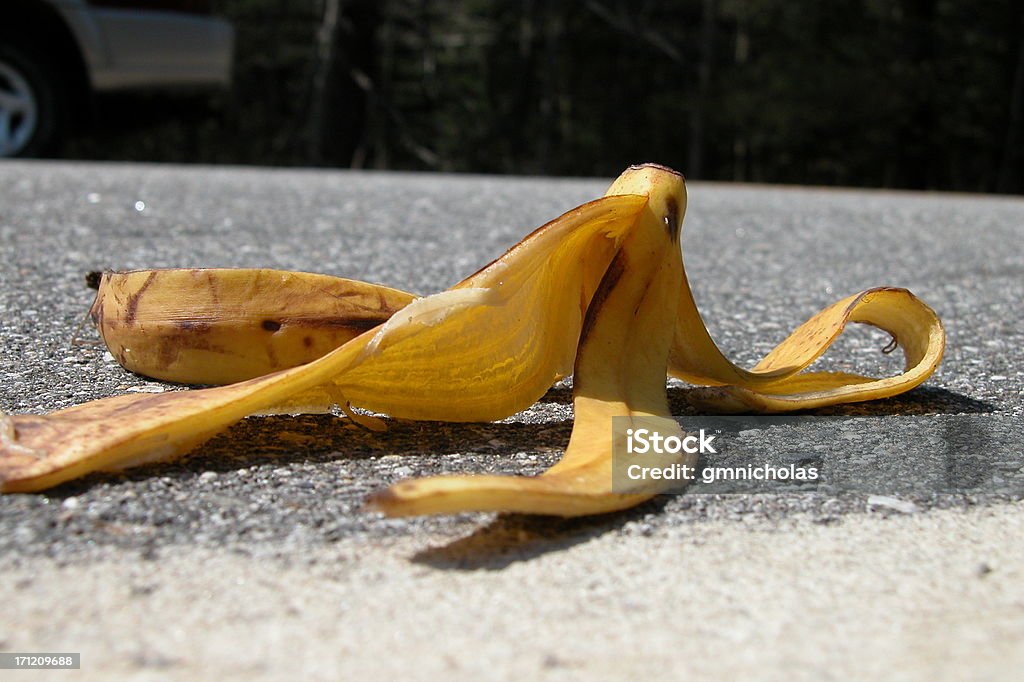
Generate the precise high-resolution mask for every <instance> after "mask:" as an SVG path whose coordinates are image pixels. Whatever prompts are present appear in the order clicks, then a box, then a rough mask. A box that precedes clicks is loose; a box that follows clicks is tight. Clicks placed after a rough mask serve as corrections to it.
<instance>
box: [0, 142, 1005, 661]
mask: <svg viewBox="0 0 1024 682" xmlns="http://www.w3.org/2000/svg"><path fill="white" fill-rule="evenodd" d="M610 180H611V179H610V178H609V179H605V180H552V179H508V178H497V177H475V176H452V175H425V174H424V175H416V174H379V173H355V172H338V171H330V172H327V171H313V170H290V171H284V170H263V169H248V168H216V169H209V168H181V167H172V166H145V165H100V164H71V163H43V162H4V163H2V164H0V264H2V268H0V280H2V284H0V409H2V410H4V411H7V412H46V411H50V410H53V409H58V408H61V407H66V406H70V405H73V404H77V403H80V402H83V401H86V400H89V399H93V398H98V397H104V396H108V395H114V394H119V393H123V392H125V391H160V390H176V388H175V387H171V386H166V385H162V384H159V383H156V382H151V381H147V380H145V379H143V378H141V377H137V376H134V375H131V374H128V373H126V372H125V371H124V370H123V369H121V368H120V367H119V366H118V365H117V364H116V363H115V362H114V361H113V359H112V358H111V357H110V356H109V355H108V354H107V353H106V352H105V350H104V349H103V347H102V346H96V345H89V344H86V345H73V344H71V343H70V338H71V337H72V336H73V334H74V330H75V328H76V327H77V326H78V325H79V323H80V322H81V320H82V318H83V316H84V314H85V311H86V309H87V308H88V305H89V303H90V302H91V294H92V292H91V291H90V290H89V289H87V288H85V286H84V280H83V276H84V274H85V273H86V272H88V271H90V270H97V269H104V268H111V269H130V268H147V267H172V266H193V267H196V266H209V267H214V266H217V267H224V266H259V267H275V268H287V269H297V270H309V271H317V272H326V273H332V274H338V275H344V276H349V277H355V278H359V279H366V280H370V281H377V282H382V283H386V284H389V285H392V286H397V287H402V288H406V289H410V290H414V291H418V292H423V293H429V292H433V291H437V290H440V289H443V288H444V287H446V286H448V285H450V284H452V283H454V282H455V281H457V280H459V279H460V278H461V277H463V276H465V275H466V274H468V273H470V272H473V271H474V270H476V269H477V268H478V267H479V266H480V265H482V264H484V263H486V262H487V261H488V260H490V259H492V258H493V257H495V256H497V255H498V254H500V252H501V251H502V250H503V249H505V248H507V247H508V246H510V245H512V244H513V243H515V242H516V241H517V240H518V239H519V238H521V237H522V236H523V235H525V234H526V233H527V232H529V231H530V230H531V229H533V228H534V227H536V226H537V225H540V224H542V223H544V222H546V221H547V220H549V219H551V218H553V217H555V216H557V215H558V214H559V213H561V212H563V211H565V210H567V209H569V208H571V207H572V206H574V205H576V204H579V203H581V202H583V201H587V200H589V199H592V198H594V197H596V196H599V195H600V194H601V193H603V191H604V189H605V187H606V186H607V184H608V182H610ZM689 190H690V201H689V209H688V212H687V218H686V222H685V225H684V236H683V249H684V258H685V262H686V268H687V273H688V275H689V277H690V281H691V284H692V285H693V288H694V291H695V295H696V297H697V300H698V303H699V305H700V306H701V308H702V310H703V311H704V313H705V316H706V319H707V320H708V323H709V327H710V328H711V331H712V333H713V335H714V336H715V338H716V339H717V340H718V341H719V343H720V344H721V345H722V347H723V348H724V349H725V350H726V352H727V353H728V354H730V356H732V357H733V358H735V359H736V360H737V361H740V362H742V363H747V364H752V363H754V362H756V360H758V359H759V358H760V357H761V355H763V354H764V353H765V352H766V351H767V350H769V349H770V348H771V347H772V346H773V345H774V344H775V343H776V342H778V341H779V340H781V338H783V337H784V336H785V334H786V333H787V332H788V331H789V330H790V329H792V328H793V327H794V326H795V325H796V324H798V323H799V322H801V321H803V319H805V318H806V317H807V316H809V315H810V314H812V313H813V312H816V311H817V310H818V309H820V308H821V307H823V306H825V305H827V304H828V303H831V302H832V301H834V300H837V299H838V298H840V297H842V296H845V295H847V294H849V293H852V292H854V291H858V290H860V289H864V288H867V287H870V286H877V285H893V286H905V287H908V288H910V289H911V290H912V291H914V292H915V293H916V294H918V295H919V296H920V297H921V298H923V299H924V300H925V301H926V302H927V303H928V304H930V305H931V306H932V307H933V308H935V309H936V311H937V312H938V313H939V314H940V316H941V317H942V318H943V321H944V323H945V325H946V329H947V333H948V336H949V339H948V346H947V353H946V358H945V360H944V361H943V364H942V366H941V367H940V369H939V371H938V372H936V374H935V375H934V376H933V377H932V379H930V380H929V382H928V383H927V384H926V385H925V386H923V387H921V388H919V389H916V390H915V391H913V392H911V393H909V394H906V395H905V396H901V397H899V398H895V399H892V400H887V401H880V402H877V403H870V404H863V405H857V406H850V407H842V408H834V409H831V410H826V411H821V412H819V413H818V414H828V415H839V416H846V417H848V418H849V419H847V420H844V421H842V422H841V423H840V426H839V427H838V428H839V432H838V434H837V432H836V428H837V427H836V426H835V424H836V422H834V421H828V420H818V421H813V420H803V421H801V422H800V423H799V424H797V425H796V426H794V427H793V432H792V433H791V434H789V435H790V437H791V438H793V439H795V442H796V443H798V444H803V445H806V446H807V447H811V446H814V447H819V448H820V447H824V448H825V451H826V452H827V462H826V464H827V467H828V469H829V472H830V475H832V476H833V478H834V480H836V481H843V482H845V483H844V485H836V486H820V487H816V488H814V489H806V490H805V489H795V488H793V487H792V486H791V487H789V488H780V489H779V490H778V491H776V492H764V493H761V494H744V495H714V494H710V493H711V492H713V490H712V489H703V490H702V489H701V488H700V486H695V487H694V489H693V490H692V491H691V492H690V493H689V494H685V495H682V496H668V497H665V498H662V499H659V500H655V501H652V502H651V503H648V504H646V505H643V506H641V507H639V508H637V509H635V510H631V511H628V512H625V513H622V514H615V515H609V516H605V517H600V518H595V519H582V520H571V521H566V520H557V519H548V518H527V517H520V516H499V517H496V516H494V515H487V514H464V515H459V516H453V517H436V518H424V519H411V520H405V519H402V520H389V519H384V518H383V517H381V516H379V515H375V514H369V513H366V512H363V511H362V510H361V509H360V506H361V502H362V499H363V497H364V496H365V494H366V493H368V492H370V491H372V490H375V489H377V488H379V487H381V486H383V485H387V484H389V483H391V482H394V481H396V480H400V479H402V478H406V477H409V476H413V475H423V474H430V473H439V472H451V471H466V472H503V473H536V472H539V471H542V470H543V469H544V468H545V467H546V466H548V465H550V464H551V463H553V462H555V461H557V458H558V457H559V455H560V452H561V448H563V447H564V444H565V442H566V441H567V439H568V435H569V432H570V430H571V406H570V404H569V403H570V400H569V397H570V389H569V388H568V386H565V385H562V386H559V387H556V388H554V389H553V390H552V391H551V392H550V393H549V394H548V396H546V397H545V399H544V400H542V401H541V402H540V403H538V404H537V405H536V406H534V407H533V408H531V409H530V410H528V411H526V412H524V413H522V414H520V415H516V416H515V417H512V418H510V419H508V420H505V421H503V422H500V423H495V424H471V425H450V424H437V423H412V422H396V423H393V424H392V425H391V428H390V430H389V431H388V433H386V434H383V435H380V434H368V433H365V432H362V431H359V430H356V429H352V428H350V427H348V426H346V425H345V424H344V422H341V421H339V420H336V419H334V418H332V417H330V416H322V415H318V416H304V417H297V418H291V417H271V418H259V419H249V420H246V421H244V422H243V423H241V424H239V425H238V426H237V427H235V428H233V429H232V430H231V431H229V432H227V433H225V434H223V435H222V436H218V437H217V438H216V439H214V440H213V441H211V442H209V443H208V444H206V445H204V446H203V447H201V448H199V449H198V450H197V451H196V452H194V453H193V454H191V455H190V456H188V457H186V458H185V459H183V460H180V461H178V462H174V463H168V464H160V465H154V466H150V467H146V468H142V469H138V470H135V471H132V472H129V473H128V474H126V475H94V476H90V477H89V478H87V479H85V480H83V481H81V482H74V483H70V484H67V485H64V486H61V487H60V488H58V489H56V490H54V491H51V492H49V493H47V494H39V495H8V496H5V497H3V498H0V586H2V589H3V594H4V595H5V606H6V608H5V610H4V613H3V615H0V650H6V651H43V650H53V651H56V650H63V651H82V653H83V665H82V671H81V672H80V673H78V676H82V677H86V678H89V679H109V678H110V677H111V676H126V677H134V678H139V679H184V678H194V677H208V678H213V677H218V676H225V675H227V676H229V677H246V678H247V679H248V678H252V677H266V678H285V677H290V676H291V675H293V674H294V673H296V672H297V671H300V672H301V673H303V674H304V675H305V676H306V677H309V678H311V679H335V678H337V677H338V676H349V675H351V676H355V675H357V674H358V675H362V676H365V675H372V674H387V675H389V676H391V675H405V676H411V677H414V678H428V677H430V676H432V675H437V674H445V675H447V676H454V677H462V678H467V679H468V678H479V677H480V676H485V677H491V678H497V679H522V678H524V677H526V678H545V679H592V678H595V677H598V678H601V677H609V678H617V679H619V678H623V677H626V678H639V677H649V678H654V679H677V678H678V677H679V676H681V675H682V674H684V673H687V672H689V673H693V674H704V675H708V676H711V677H712V678H718V677H722V678H725V677H732V676H735V675H745V676H750V675H754V676H765V677H776V676H781V675H782V674H783V673H784V672H786V673H791V674H792V675H794V676H796V677H806V678H809V679H820V678H832V677H834V678H837V679H841V678H842V679H845V678H848V677H850V676H855V677H857V676H867V675H869V674H872V673H876V674H886V675H887V676H896V677H903V678H920V677H925V676H928V675H935V674H939V676H940V677H941V676H949V677H951V678H956V677H962V676H964V675H965V674H966V673H967V672H969V671H970V672H977V673H981V674H980V676H981V677H986V676H987V677H990V678H1006V679H1010V678H1011V677H1012V675H1011V673H1012V672H1014V671H1017V670H1019V669H1020V666H1021V665H1022V664H1024V587H1022V585H1024V580H1022V578H1024V575H1022V572H1024V571H1022V567H1024V550H1022V549H1021V546H1022V545H1024V543H1021V542H1020V537H1021V530H1022V527H1024V504H1022V503H1021V498H1022V496H1024V495H1022V493H1024V454H1022V448H1021V442H1022V438H1021V436H1020V430H1021V426H1022V425H1024V419H1022V413H1024V409H1022V403H1024V395H1022V393H1024V390H1022V386H1024V381H1022V379H1024V363H1022V362H1021V359H1022V355H1024V350H1022V348H1024V325H1022V324H1021V317H1022V316H1021V313H1020V304H1019V301H1020V300H1021V298H1022V295H1024V276H1022V275H1024V256H1022V254H1021V250H1020V248H1019V244H1020V243H1021V242H1022V241H1024V240H1022V237H1024V227H1022V226H1024V200H1021V199H1019V198H985V197H977V196H967V195H943V194H934V195H929V194H912V193H883V192H860V191H838V190H815V189H809V190H801V189H791V188H779V187H756V186H736V187H733V186H725V185H714V184H705V183H691V185H690V188H689ZM89 331H90V330H88V329H86V330H85V331H83V332H81V333H80V334H79V336H81V337H82V339H83V340H88V339H92V338H93V337H92V335H91V334H90V333H89ZM886 341H887V338H884V335H880V334H875V333H872V332H870V331H868V330H866V329H853V330H851V332H850V333H849V334H847V335H846V337H844V339H843V340H842V341H841V342H840V343H839V344H838V345H837V347H836V348H835V350H834V351H833V352H832V353H831V354H830V356H826V359H825V361H824V362H825V365H826V366H830V367H833V368H837V369H843V370H847V371H851V370H852V371H862V372H868V373H870V372H872V371H887V370H888V371H891V370H892V369H893V368H894V367H897V366H898V358H894V357H892V356H884V355H882V354H881V353H880V352H879V349H880V348H881V347H882V346H884V345H885V343H886ZM670 397H671V403H672V406H673V410H674V411H675V412H676V413H677V414H681V415H684V416H685V415H692V414H694V413H695V409H694V408H693V407H691V406H690V404H689V403H688V402H687V392H686V389H685V387H683V386H681V385H678V384H673V385H672V387H671V390H670ZM838 442H841V443H842V444H841V445H839V444H837V443H838ZM769 455H770V453H768V454H766V455H765V456H769ZM850 482H855V484H853V483H850ZM865 651H870V652H871V654H870V656H871V660H870V661H865V660H864V659H863V654H864V652H865ZM65 674H66V673H65ZM972 676H975V675H972Z"/></svg>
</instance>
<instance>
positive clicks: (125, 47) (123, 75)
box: [47, 0, 234, 91]
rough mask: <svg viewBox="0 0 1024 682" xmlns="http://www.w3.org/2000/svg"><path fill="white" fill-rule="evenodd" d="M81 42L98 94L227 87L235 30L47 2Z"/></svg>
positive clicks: (195, 20) (194, 20)
mask: <svg viewBox="0 0 1024 682" xmlns="http://www.w3.org/2000/svg"><path fill="white" fill-rule="evenodd" d="M47 2H49V4H50V5H51V6H52V7H53V8H54V9H56V10H57V11H58V12H59V13H60V15H61V16H62V17H63V18H64V19H65V21H66V22H67V24H68V26H69V28H70V29H71V31H72V33H73V34H74V35H75V38H76V39H77V41H78V43H79V48H80V49H81V51H82V55H83V57H84V59H85V62H86V65H87V67H88V70H89V78H90V81H91V83H92V86H93V88H94V89H96V90H97V91H109V90H120V89H129V88H149V87H177V86H214V87H226V86H228V85H229V84H230V82H231V61H232V55H233V51H234V28H233V27H232V25H231V24H230V23H229V22H227V21H224V20H223V19H218V18H214V17H207V16H198V15H192V14H184V13H179V12H169V11H162V10H147V9H121V8H107V7H96V6H92V5H90V4H88V3H87V2H85V0H47Z"/></svg>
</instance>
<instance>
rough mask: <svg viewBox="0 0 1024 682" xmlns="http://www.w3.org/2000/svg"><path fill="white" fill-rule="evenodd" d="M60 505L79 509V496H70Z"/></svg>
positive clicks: (64, 507)
mask: <svg viewBox="0 0 1024 682" xmlns="http://www.w3.org/2000/svg"><path fill="white" fill-rule="evenodd" d="M60 506H61V507H62V508H63V509H78V498H77V497H69V498H67V499H66V500H64V501H63V502H61V504H60Z"/></svg>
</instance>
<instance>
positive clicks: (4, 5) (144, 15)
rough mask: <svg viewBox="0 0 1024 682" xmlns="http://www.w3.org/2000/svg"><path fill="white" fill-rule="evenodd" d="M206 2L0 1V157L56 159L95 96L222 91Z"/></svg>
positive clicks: (222, 49)
mask: <svg viewBox="0 0 1024 682" xmlns="http://www.w3.org/2000/svg"><path fill="white" fill-rule="evenodd" d="M233 47H234V29H233V28H232V26H231V24H230V23H228V22H226V21H224V20H222V19H218V18H215V17H212V16H210V2H209V0H0V157H9V156H44V155H47V154H52V153H54V152H55V151H57V150H58V148H59V146H60V143H61V142H62V140H63V139H64V136H65V135H66V133H67V131H68V129H69V127H70V126H71V124H72V123H76V122H81V120H82V119H84V118H87V116H86V114H87V113H88V112H89V111H91V108H92V102H93V96H94V94H95V93H98V92H110V91H115V90H130V89H140V88H182V87H184V88H195V87H214V88H222V87H227V86H228V85H229V84H230V81H231V59H232V52H233Z"/></svg>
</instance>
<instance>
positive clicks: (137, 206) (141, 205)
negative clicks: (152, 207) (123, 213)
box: [135, 201, 146, 213]
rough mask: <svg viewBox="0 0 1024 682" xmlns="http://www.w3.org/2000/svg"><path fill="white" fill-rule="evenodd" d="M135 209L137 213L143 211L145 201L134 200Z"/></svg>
mask: <svg viewBox="0 0 1024 682" xmlns="http://www.w3.org/2000/svg"><path fill="white" fill-rule="evenodd" d="M135 210H136V211H138V212H139V213H142V212H143V211H145V210H146V202H145V201H136V202H135Z"/></svg>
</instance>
